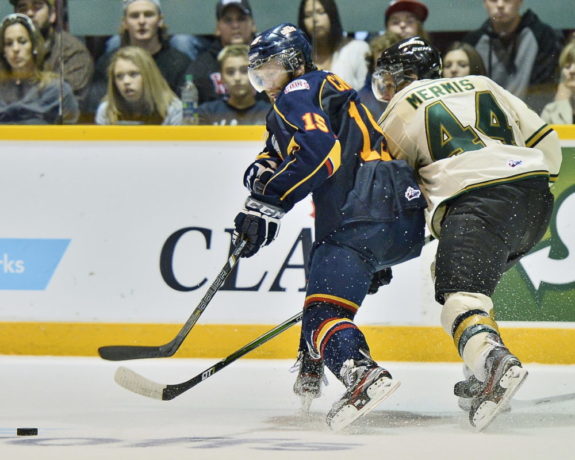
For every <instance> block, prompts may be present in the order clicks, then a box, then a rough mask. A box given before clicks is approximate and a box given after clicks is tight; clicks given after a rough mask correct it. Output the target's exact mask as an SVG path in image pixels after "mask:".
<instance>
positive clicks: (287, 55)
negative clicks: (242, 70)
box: [248, 22, 314, 72]
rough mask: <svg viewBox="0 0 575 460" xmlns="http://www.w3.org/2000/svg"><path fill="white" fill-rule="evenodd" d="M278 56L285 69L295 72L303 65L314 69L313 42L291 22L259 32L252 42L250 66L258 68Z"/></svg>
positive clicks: (249, 55) (249, 57)
mask: <svg viewBox="0 0 575 460" xmlns="http://www.w3.org/2000/svg"><path fill="white" fill-rule="evenodd" d="M274 57H278V58H280V59H281V62H282V63H283V65H284V66H285V69H286V70H288V71H290V72H293V71H295V70H296V69H297V68H299V67H300V66H301V65H303V66H304V67H305V69H306V71H309V70H313V68H314V66H313V59H312V53H311V43H310V42H309V40H308V38H307V36H306V34H305V33H304V32H303V31H302V30H301V29H298V28H297V27H296V26H294V25H293V24H290V23H287V22H285V23H282V24H279V25H277V26H275V27H272V28H271V29H267V30H265V31H263V32H262V33H261V34H259V35H258V36H257V37H256V38H254V40H253V41H252V43H251V44H250V50H249V53H248V59H249V68H250V69H256V68H258V67H260V66H262V65H263V64H265V63H266V62H268V61H269V60H270V59H272V58H274Z"/></svg>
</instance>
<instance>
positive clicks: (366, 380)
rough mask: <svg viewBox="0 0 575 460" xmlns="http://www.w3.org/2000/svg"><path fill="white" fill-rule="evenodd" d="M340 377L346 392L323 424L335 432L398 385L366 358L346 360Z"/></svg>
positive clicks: (374, 404) (369, 409)
mask: <svg viewBox="0 0 575 460" xmlns="http://www.w3.org/2000/svg"><path fill="white" fill-rule="evenodd" d="M340 375H341V378H342V381H343V383H344V385H345V386H346V387H347V391H346V392H345V394H344V395H343V396H342V398H341V399H340V400H339V401H337V402H336V403H335V404H334V405H333V407H332V408H331V410H330V411H329V413H328V414H327V424H328V425H329V426H330V428H331V429H332V430H336V431H337V430H341V429H343V428H345V427H346V426H348V425H349V424H350V423H352V422H353V421H354V420H356V419H357V418H359V417H361V416H362V415H365V414H367V413H368V412H370V411H371V410H372V409H374V408H375V407H376V406H377V405H378V404H379V403H380V402H381V401H383V400H384V399H385V398H387V397H388V396H389V395H390V394H391V393H393V392H394V391H395V390H396V389H397V387H398V386H399V382H398V381H396V380H393V379H392V377H391V375H390V373H389V372H387V371H386V370H385V369H383V368H381V367H379V366H378V365H377V364H376V363H375V362H374V361H371V360H367V359H366V360H361V361H353V360H351V359H349V360H347V361H346V362H345V363H344V364H343V367H342V369H341V371H340Z"/></svg>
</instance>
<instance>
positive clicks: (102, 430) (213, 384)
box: [0, 357, 575, 460]
mask: <svg viewBox="0 0 575 460" xmlns="http://www.w3.org/2000/svg"><path fill="white" fill-rule="evenodd" d="M213 363H214V360H197V359H195V360H188V359H174V358H170V359H156V360H147V361H131V362H124V363H111V362H105V361H102V360H100V359H97V358H49V357H41V358H36V357H0V389H1V391H0V395H1V396H0V398H1V399H0V458H1V459H2V460H24V459H25V460H27V459H34V460H43V459H58V460H68V459H74V460H91V459H103V458H106V459H122V460H131V459H138V460H147V459H154V460H160V459H161V460H172V459H174V460H176V459H177V460H180V459H182V460H183V459H192V458H193V459H235V460H240V459H245V458H248V459H250V460H257V459H270V458H274V459H298V460H307V459H330V460H334V459H344V458H345V459H355V460H360V459H362V458H365V459H368V460H372V459H382V460H388V459H389V460H398V459H419V458H422V459H423V458H424V459H436V458H437V459H459V460H472V459H505V460H510V459H539V458H541V459H543V458H545V459H547V460H551V459H562V458H573V452H574V451H575V396H573V394H574V392H575V366H550V365H537V364H528V365H527V369H528V370H529V373H530V374H529V377H528V379H527V381H526V382H525V384H524V385H523V387H521V389H520V390H519V392H518V393H517V396H516V399H517V402H516V403H515V404H514V406H513V407H514V408H513V410H512V411H511V412H510V413H507V414H502V415H500V416H499V418H497V419H496V420H495V421H494V422H493V424H492V425H491V426H490V427H489V428H488V429H487V430H486V431H485V432H483V433H475V432H474V431H473V429H472V428H471V427H470V426H469V424H468V421H467V416H466V414H464V413H463V412H462V411H460V410H459V409H458V408H457V404H456V400H455V398H454V397H453V396H452V388H453V384H454V383H455V382H456V381H457V380H459V379H460V376H461V366H460V365H457V364H430V363H385V364H386V367H387V368H388V369H389V370H390V371H391V372H392V374H393V375H394V377H395V378H397V379H399V380H401V383H402V384H401V387H400V388H399V389H398V390H397V391H396V392H395V393H394V394H393V395H392V396H391V397H390V398H389V399H388V400H386V401H385V402H383V403H382V405H381V406H379V407H378V409H376V410H375V411H374V412H372V413H371V414H369V415H367V416H366V417H364V418H363V419H360V420H358V421H356V422H355V423H354V424H353V425H351V426H350V427H348V428H347V429H346V430H345V431H343V432H341V433H333V432H331V431H330V430H329V429H328V428H327V426H326V425H325V415H326V413H327V411H328V410H329V408H330V407H331V404H332V403H333V402H334V401H335V400H336V399H338V398H339V396H341V394H342V393H343V387H342V386H341V384H340V383H339V382H337V381H336V380H335V379H334V378H333V376H331V375H330V384H329V385H328V386H327V387H326V388H325V389H324V394H323V395H322V397H321V398H320V399H319V400H316V401H314V403H313V404H312V408H311V413H310V414H309V415H308V416H306V415H303V414H301V413H300V411H299V400H298V399H297V398H296V397H295V396H294V395H293V393H292V391H291V386H292V384H293V381H294V378H295V374H290V373H289V368H290V367H291V365H292V364H293V363H292V362H291V361H286V360H274V361H265V360H250V359H243V360H240V361H238V362H235V363H233V364H232V365H230V366H229V367H227V368H225V369H223V370H222V371H220V372H219V373H217V374H215V375H213V376H212V377H210V378H209V379H207V380H206V381H204V382H202V383H200V384H199V385H198V386H197V387H195V388H193V389H191V390H189V391H188V392H186V393H184V394H183V395H181V396H179V397H177V398H176V399H174V400H173V401H157V400H152V399H147V398H144V397H142V396H139V395H136V394H132V393H130V392H128V391H127V390H125V389H123V388H121V387H119V386H118V385H116V384H115V382H114V380H113V375H114V372H115V370H116V368H117V367H118V365H119V364H122V365H125V366H126V367H129V368H131V369H133V370H135V371H137V372H139V373H141V374H142V375H144V376H146V377H148V378H150V379H152V380H155V381H157V382H160V383H179V382H182V381H185V380H188V379H189V378H191V377H193V376H194V375H196V374H198V373H200V372H201V371H203V370H205V369H206V368H208V367H209V366H211V365H212V364H213ZM382 364H384V363H382ZM562 394H570V395H571V396H573V397H574V399H569V400H566V401H562V402H556V401H552V402H550V403H545V404H539V405H533V404H530V403H528V402H525V401H531V400H533V399H535V398H543V397H548V396H557V395H562ZM17 427H37V428H38V429H39V434H38V436H31V437H18V436H16V428H17ZM272 456H273V457H272Z"/></svg>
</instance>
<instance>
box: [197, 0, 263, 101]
mask: <svg viewBox="0 0 575 460" xmlns="http://www.w3.org/2000/svg"><path fill="white" fill-rule="evenodd" d="M216 20H217V22H216V33H215V35H216V39H215V40H214V41H213V42H212V44H211V45H210V47H209V48H208V49H207V50H205V51H204V52H203V53H201V54H200V55H199V56H198V59H196V60H195V61H193V62H192V63H191V65H190V67H189V68H188V71H187V73H189V74H191V75H193V76H194V83H195V84H196V87H197V88H198V94H199V102H200V104H202V103H204V102H207V101H213V100H214V99H218V98H221V97H222V96H224V95H225V94H226V88H225V86H224V84H223V82H222V75H221V73H220V64H219V63H218V54H219V53H220V51H221V50H222V49H223V48H224V47H226V46H228V45H241V44H244V45H248V44H249V43H250V42H251V41H252V39H253V38H254V35H255V32H256V26H255V22H254V19H253V13H252V7H251V6H250V3H249V1H248V0H218V3H217V4H216ZM260 98H261V99H262V100H267V98H266V96H265V95H264V94H263V93H262V96H259V97H258V99H260Z"/></svg>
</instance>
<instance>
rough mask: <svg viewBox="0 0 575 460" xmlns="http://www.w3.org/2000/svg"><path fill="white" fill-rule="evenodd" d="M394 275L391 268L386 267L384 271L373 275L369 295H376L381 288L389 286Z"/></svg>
mask: <svg viewBox="0 0 575 460" xmlns="http://www.w3.org/2000/svg"><path fill="white" fill-rule="evenodd" d="M392 278H393V274H392V272H391V267H386V268H384V269H383V270H379V271H378V272H375V273H374V274H373V277H372V278H371V284H370V285H369V289H368V290H367V293H368V294H375V293H376V292H377V291H378V290H379V288H380V287H381V286H387V285H388V284H389V283H391V279H392Z"/></svg>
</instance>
